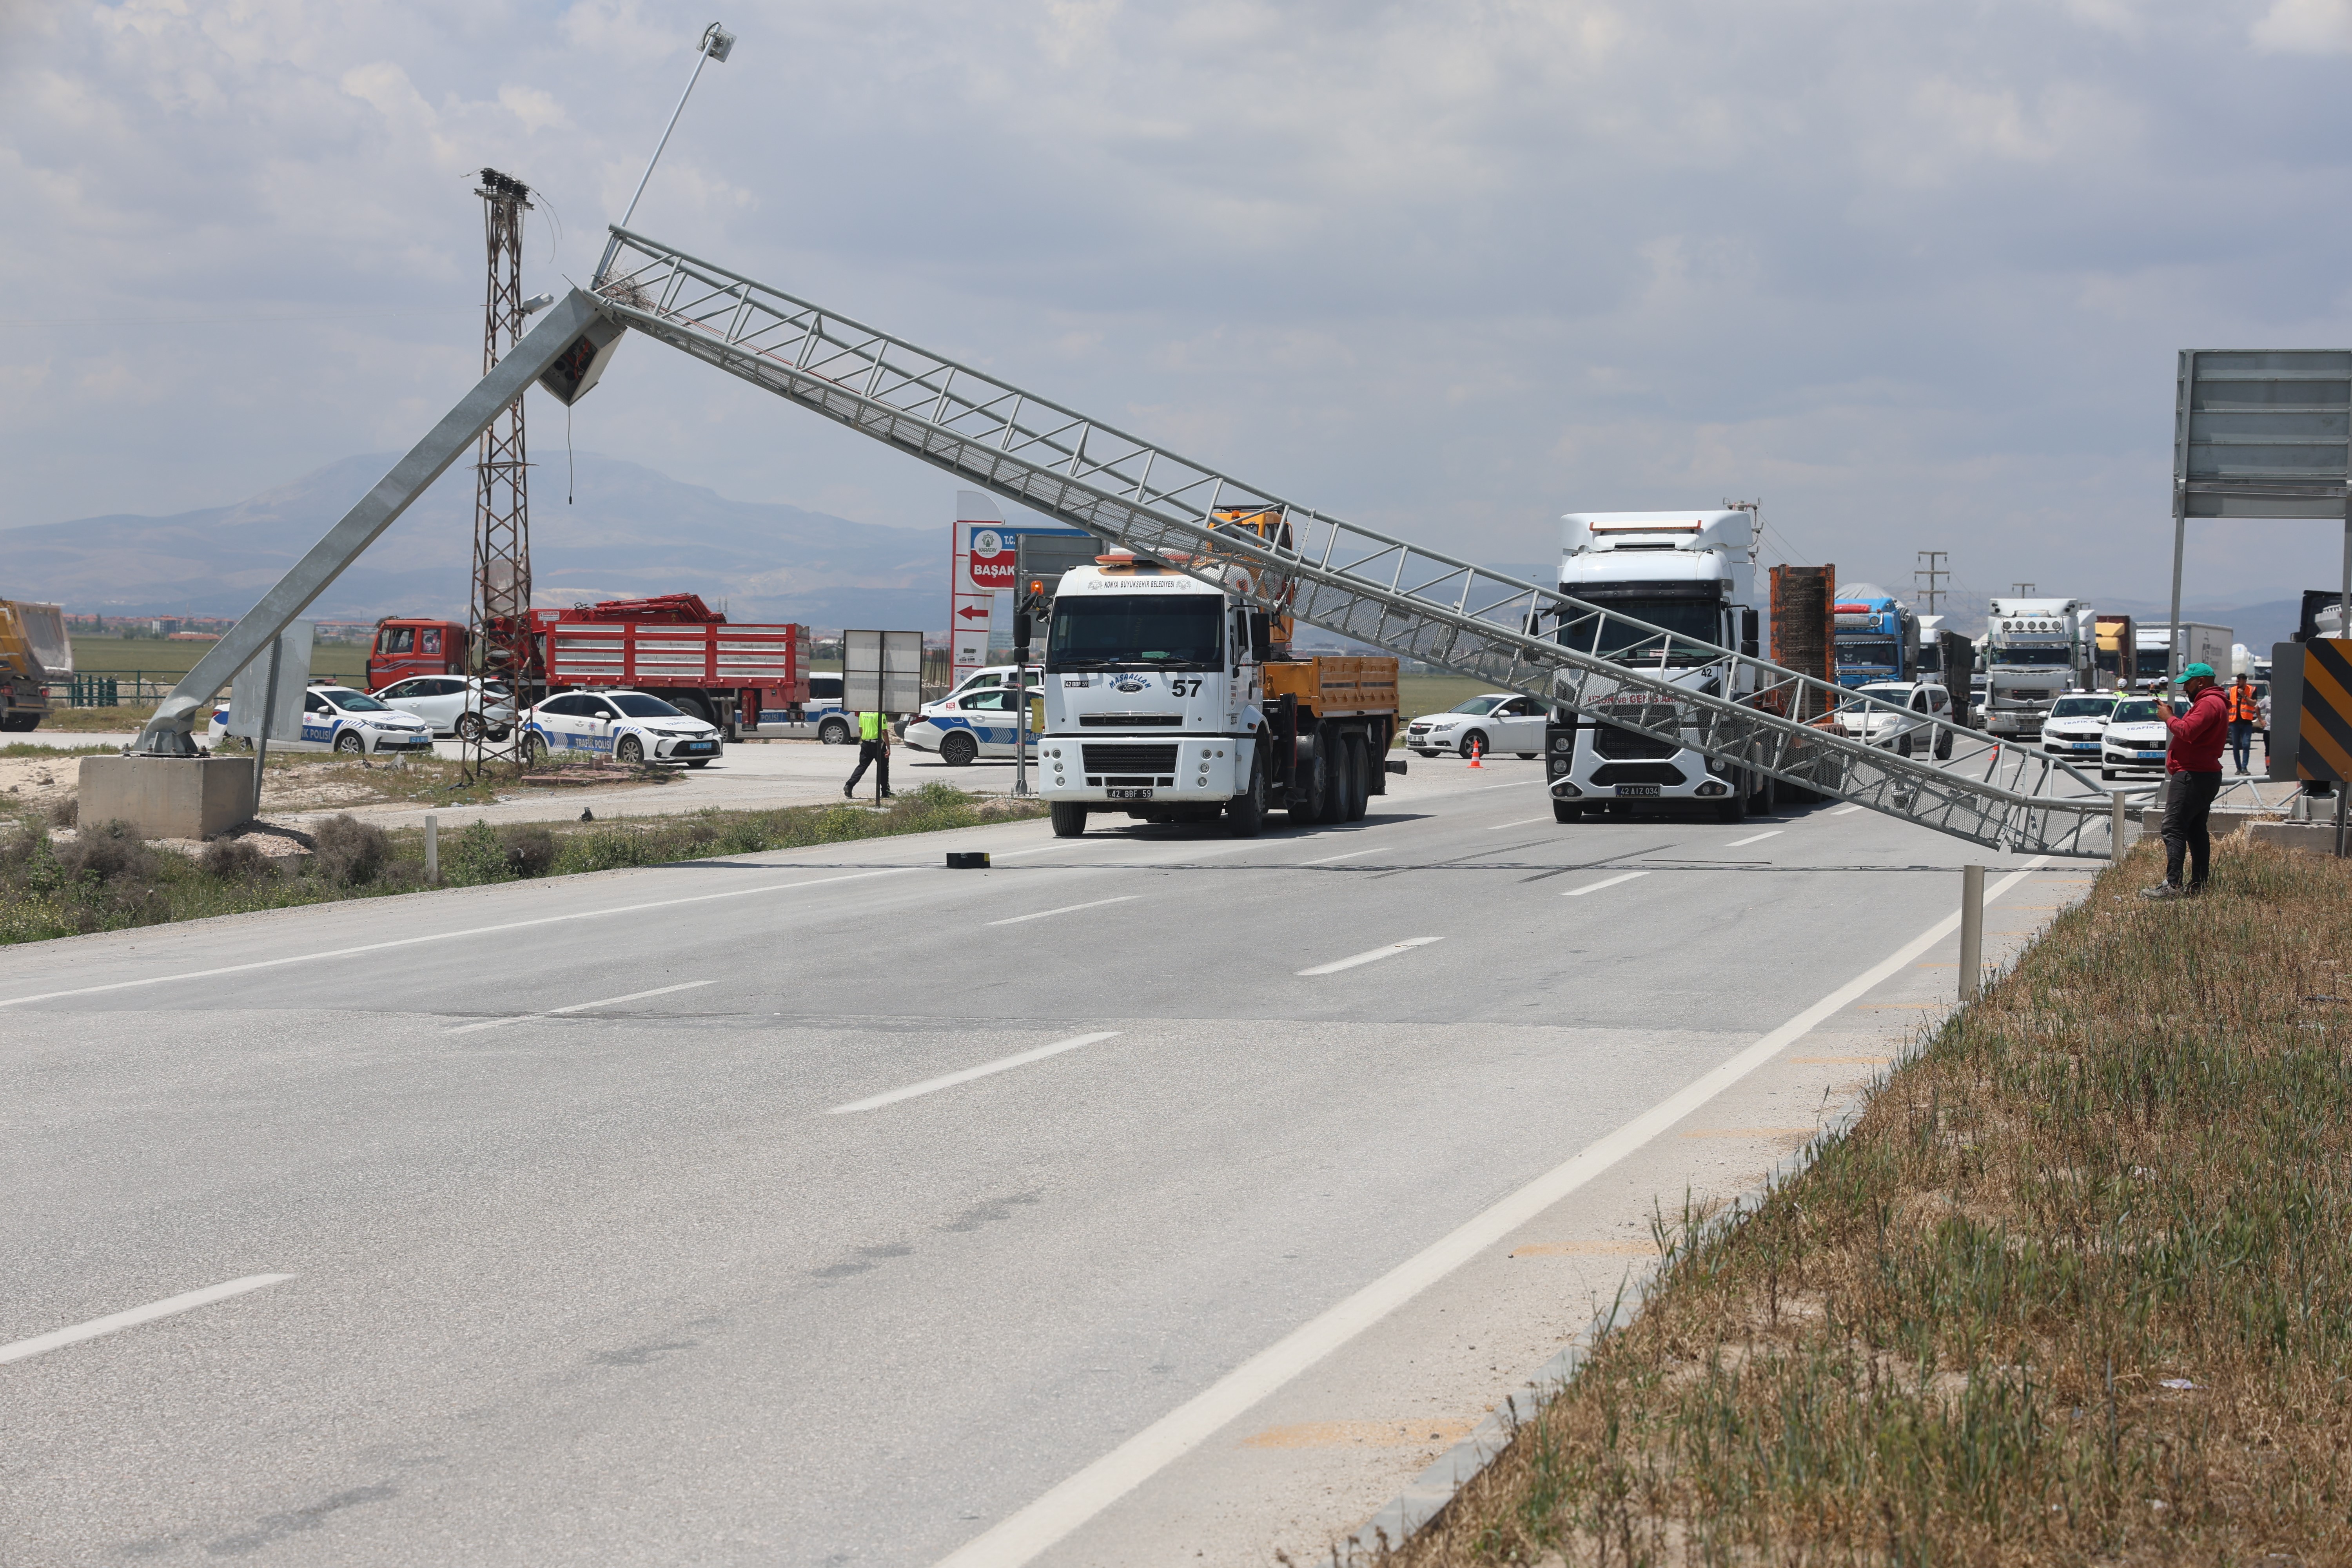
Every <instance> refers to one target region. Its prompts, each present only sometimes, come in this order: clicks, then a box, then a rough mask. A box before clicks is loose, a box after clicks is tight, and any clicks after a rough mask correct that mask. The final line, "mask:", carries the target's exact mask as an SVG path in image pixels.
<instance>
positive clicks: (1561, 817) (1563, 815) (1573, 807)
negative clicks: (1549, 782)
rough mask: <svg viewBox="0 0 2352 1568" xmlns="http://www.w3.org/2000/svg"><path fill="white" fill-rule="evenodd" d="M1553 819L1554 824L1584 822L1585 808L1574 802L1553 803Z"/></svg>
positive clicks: (1559, 801)
mask: <svg viewBox="0 0 2352 1568" xmlns="http://www.w3.org/2000/svg"><path fill="white" fill-rule="evenodd" d="M1551 819H1552V820H1553V821H1554V822H1582V821H1583V820H1584V807H1582V806H1580V805H1577V804H1576V803H1575V802H1574V801H1572V800H1556V801H1553V802H1552V803H1551Z"/></svg>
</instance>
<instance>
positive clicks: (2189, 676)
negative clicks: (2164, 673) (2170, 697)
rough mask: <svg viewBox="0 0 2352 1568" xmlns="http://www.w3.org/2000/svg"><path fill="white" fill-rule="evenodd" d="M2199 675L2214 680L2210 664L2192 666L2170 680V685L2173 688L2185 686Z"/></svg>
mask: <svg viewBox="0 0 2352 1568" xmlns="http://www.w3.org/2000/svg"><path fill="white" fill-rule="evenodd" d="M2200 675H2201V676H2203V677H2204V678H2205V679H2208V680H2211V679H2215V676H2214V674H2213V667H2212V666H2211V665H2210V664H2192V665H2190V666H2189V668H2187V669H2184V670H2182V671H2181V672H2180V673H2179V675H2176V676H2174V677H2173V678H2172V684H2173V685H2175V686H2186V685H2188V684H2189V682H2190V681H2192V680H2194V679H2197V678H2198V677H2199V676H2200Z"/></svg>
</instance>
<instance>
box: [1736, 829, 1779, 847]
mask: <svg viewBox="0 0 2352 1568" xmlns="http://www.w3.org/2000/svg"><path fill="white" fill-rule="evenodd" d="M1788 831H1789V830H1788V829H1787V828H1785V827H1775V828H1771V829H1769V831H1766V832H1763V833H1751V834H1749V835H1748V837H1745V838H1735V839H1733V840H1732V841H1731V842H1730V843H1728V844H1727V845H1725V846H1724V847H1725V848H1726V849H1738V848H1743V847H1746V846H1748V845H1750V844H1761V843H1763V842H1764V840H1766V839H1767V838H1778V837H1780V835H1782V834H1783V833H1786V832H1788Z"/></svg>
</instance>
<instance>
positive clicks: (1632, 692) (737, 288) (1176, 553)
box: [594, 228, 2110, 857]
mask: <svg viewBox="0 0 2352 1568" xmlns="http://www.w3.org/2000/svg"><path fill="white" fill-rule="evenodd" d="M594 292H595V293H596V294H597V295H598V297H599V298H600V300H602V302H603V304H604V308H605V309H606V310H609V311H610V312H611V313H612V314H613V315H614V317H615V318H616V319H618V320H620V321H625V322H626V324H627V325H629V326H630V327H632V328H635V330H637V331H641V332H644V333H645V334H646V335H647V336H649V337H653V338H657V339H659V340H660V341H661V342H665V343H667V344H669V345H670V346H671V347H673V348H676V349H678V350H681V351H682V352H684V353H689V354H692V355H694V356H695V357H696V358H698V359H700V360H704V361H707V362H708V363H711V364H714V365H717V366H719V368H720V369H722V370H725V371H727V372H728V373H730V374H733V375H737V376H740V377H741V378H742V379H744V380H746V381H749V382H751V383H753V384H756V385H759V386H762V387H765V388H767V389H768V390H769V391H771V392H773V393H775V394H776V395H779V396H781V397H783V398H786V399H787V400H789V401H791V402H793V403H796V404H799V405H802V406H803V407H805V408H809V409H812V410H814V411H815V412H816V413H819V414H822V415H824V416H825V417H827V418H829V419H832V420H835V421H836V422H838V423H840V424H843V425H846V426H849V427H851V428H852V429H855V430H857V431H860V432H862V433H864V434H866V435H867V436H870V437H874V438H875V439H876V440H878V441H881V442H883V443H885V444H886V445H888V446H890V447H896V448H897V449H898V450H899V451H902V452H905V453H907V454H908V455H909V456H911V457H916V458H921V459H922V460H924V461H925V462H928V463H931V464H933V465H935V466H937V467H939V468H945V469H947V470H948V471H950V473H953V474H955V475H956V476H957V477H958V478H959V479H963V480H965V481H967V482H969V483H972V484H976V485H979V486H982V487H983V488H985V489H989V490H992V491H993V492H994V493H996V494H997V495H1000V496H1003V497H1004V498H1005V499H1007V500H1013V501H1014V502H1017V503H1018V504H1020V505H1023V506H1026V507H1029V508H1032V509H1034V510H1037V511H1041V512H1044V513H1045V514H1046V515H1048V516H1050V517H1055V518H1057V519H1060V520H1062V521H1066V522H1068V523H1071V524H1074V525H1076V526H1077V527H1081V528H1085V529H1087V530H1090V531H1093V532H1094V533H1096V534H1097V535H1099V536H1101V537H1102V538H1105V539H1108V540H1110V541H1113V542H1116V543H1118V544H1119V545H1121V546H1123V547H1126V548H1129V549H1132V550H1135V551H1138V552H1141V553H1144V554H1148V555H1151V556H1155V557H1158V558H1159V559H1160V560H1163V561H1166V562H1169V563H1171V564H1172V565H1174V566H1176V567H1178V568H1179V569H1180V570H1182V571H1185V572H1187V573H1189V574H1192V575H1193V576H1196V577H1201V578H1203V579H1204V580H1208V581H1213V582H1221V583H1223V582H1229V581H1230V580H1231V571H1232V569H1233V568H1234V567H1236V566H1239V567H1243V568H1245V569H1247V570H1249V571H1250V572H1251V573H1252V574H1253V580H1254V582H1255V597H1257V598H1258V599H1259V600H1260V601H1261V602H1262V603H1265V604H1266V605H1269V606H1277V607H1282V608H1286V609H1288V610H1289V611H1290V613H1292V614H1293V615H1295V616H1297V617H1298V618H1299V619H1301V620H1303V621H1306V622H1308V623H1309V624H1311V625H1314V626H1321V627H1323V628H1324V629H1326V630H1328V631H1332V632H1337V633H1339V634H1341V635H1342V636H1346V637H1356V638H1360V639H1361V640H1362V641H1365V642H1368V643H1370V644H1373V645H1374V646H1376V647H1382V648H1386V649H1388V650H1390V651H1391V652H1393V653H1397V654H1401V655H1403V656H1406V657H1409V658H1418V659H1422V660H1424V661H1426V662H1428V663H1430V664H1433V665H1437V666H1439V667H1441V668H1446V669H1450V670H1454V671H1456V672H1458V673H1460V674H1463V675H1467V676H1472V677H1475V679H1480V680H1484V681H1486V682H1489V683H1491V684H1492V685H1494V686H1496V688H1499V689H1505V690H1511V691H1517V692H1521V693H1524V694H1526V695H1528V696H1530V697H1533V698H1534V699H1536V700H1538V701H1540V702H1545V703H1550V704H1561V705H1565V706H1568V707H1570V708H1573V709H1575V710H1578V711H1579V712H1580V713H1584V714H1586V715H1588V716H1591V717H1594V718H1598V719H1601V720H1602V721H1606V722H1610V723H1614V724H1617V725H1620V726H1622V727H1624V728H1628V729H1634V730H1643V731H1652V732H1655V733H1658V734H1661V735H1664V736H1666V737H1669V738H1675V737H1679V739H1680V742H1681V743H1683V744H1685V745H1690V746H1693V747H1695V748H1696V749H1697V750H1699V751H1701V752H1705V753H1706V754H1707V755H1708V756H1710V757H1714V758H1717V759H1718V760H1720V761H1723V762H1726V763H1736V764H1738V765H1741V766H1745V767H1749V768H1753V769H1757V770H1759V771H1761V772H1764V773H1770V774H1771V775H1773V776H1774V777H1776V778H1778V779H1780V780H1781V781H1783V782H1784V783H1787V784H1796V785H1799V786H1801V787H1803V788H1808V789H1812V790H1816V791H1819V792H1821V793H1822V794H1824V795H1835V796H1838V797H1840V798H1842V799H1844V800H1849V801H1853V802H1854V803H1856V804H1858V805H1865V806H1868V807H1870V808H1871V809H1872V810H1874V811H1879V812H1884V813H1885V814H1886V815H1888V816H1896V817H1900V818H1902V819H1903V820H1905V821H1909V822H1916V823H1920V824H1923V825H1925V826H1930V827H1934V828H1936V829H1937V830H1939V831H1941V832H1945V833H1948V834H1952V835H1954V836H1956V837H1961V838H1966V839H1969V840H1972V841H1974V842H1976V843H1979V844H1984V845H1988V846H1990V847H1997V848H2000V849H2003V850H2011V849H2014V850H2021V851H2027V852H2032V853H2039V854H2051V855H2067V856H2098V857H2105V855H2106V854H2107V853H2108V850H2109V837H2108V836H2109V823H2110V802H2109V796H2108V795H2107V794H2106V792H2105V791H2104V790H2103V789H2102V788H2101V787H2100V786H2099V785H2098V784H2096V783H2095V782H2094V781H2093V780H2092V779H2090V778H2089V777H2088V776H2087V775H2085V774H2084V773H2082V772H2081V771H2080V770H2078V769H2076V768H2075V767H2074V766H2073V765H2072V764H2070V763H2063V762H2061V761H2059V760H2057V759H2055V758H2052V757H2047V756H2044V755H2042V753H2040V752H2034V751H2031V750H2028V749H2026V748H2024V747H2021V746H2012V745H2007V744H2003V743H2000V742H1990V743H1989V744H1988V745H1987V748H1986V750H1985V752H1984V753H1983V756H1982V759H1981V763H1980V765H1979V764H1977V763H1974V762H1973V761H1972V763H1971V765H1970V769H1969V774H1968V775H1967V776H1962V775H1961V774H1959V773H1957V772H1954V771H1951V770H1948V769H1945V768H1939V767H1937V766H1935V765H1933V764H1932V763H1930V762H1928V761H1927V759H1926V758H1924V757H1922V758H1920V759H1919V760H1916V761H1915V760H1913V759H1912V758H1909V757H1903V756H1897V755H1895V753H1894V752H1890V751H1888V750H1886V749H1885V748H1884V747H1880V746H1873V745H1868V744H1865V743H1864V742H1862V741H1861V740H1859V739H1857V738H1853V737H1849V736H1846V735H1843V734H1841V733H1838V732H1837V731H1833V730H1832V729H1831V728H1829V727H1828V726H1827V723H1826V721H1824V720H1823V719H1822V718H1821V717H1819V716H1820V715H1824V714H1828V713H1832V712H1833V711H1835V710H1842V709H1843V710H1852V709H1854V708H1863V709H1866V710H1877V711H1883V712H1888V713H1902V712H1904V711H1905V710H1902V709H1899V708H1895V707H1893V706H1892V705H1889V704H1886V703H1884V702H1880V701H1879V700H1876V699H1874V698H1864V697H1861V696H1859V695H1857V694H1856V693H1854V692H1853V691H1850V690H1846V689H1842V688H1839V687H1837V686H1835V685H1832V684H1831V683H1829V682H1826V681H1822V680H1820V679H1814V678H1812V677H1810V676H1805V675H1801V674H1798V673H1797V672H1795V671H1793V670H1789V669H1784V668H1780V666H1778V665H1775V664H1771V663H1769V662H1767V661H1766V660H1763V659H1760V658H1748V657H1746V656H1744V655H1741V654H1740V653H1738V652H1737V651H1736V650H1732V649H1727V648H1719V647H1712V646H1711V645H1707V644H1704V643H1698V642H1695V641H1692V640H1691V639H1688V638H1685V637H1676V636H1675V635H1673V634H1671V633H1669V632H1667V631H1665V630H1664V628H1662V627H1658V626H1651V625H1649V624H1648V623H1647V622H1643V621H1636V620H1633V619H1631V618H1630V617H1627V616H1619V615H1616V614H1614V613H1613V612H1612V611H1609V610H1607V609H1605V608H1602V607H1601V606H1600V605H1591V604H1587V603H1584V602H1583V601H1581V600H1577V599H1571V598H1569V597H1567V596H1565V595H1561V594H1559V593H1558V592H1556V591H1554V590H1551V589H1547V588H1543V587H1540V586H1538V585H1537V584H1533V583H1527V582H1522V581H1521V580H1519V579H1517V578H1516V577H1509V576H1506V575H1504V574H1501V573H1496V572H1490V571H1487V570H1486V569H1485V568H1483V567H1480V566H1477V565H1475V564H1473V563H1469V562H1465V561H1459V560H1456V559H1454V558H1453V557H1451V556H1448V555H1444V554H1441V553H1439V552H1435V551H1431V550H1426V549H1423V548H1422V547H1421V546H1418V545H1414V544H1411V543H1409V542H1405V541H1403V540H1400V539H1393V538H1391V537H1389V536H1388V535H1386V534H1382V533H1378V532H1375V531H1372V530H1370V529H1367V528H1361V527H1359V526H1357V525H1355V524H1353V523H1349V522H1345V521H1341V520H1339V519H1338V518H1335V517H1330V516H1328V515H1326V514H1324V513H1321V512H1318V511H1315V510H1312V509H1309V508H1307V507H1302V506H1298V505H1297V504H1295V503H1293V502H1291V501H1288V500H1285V499H1283V498H1282V497H1280V496H1277V495H1275V494H1273V493H1272V492H1270V491H1266V490H1262V489H1254V488H1252V487H1250V486H1248V485H1244V484H1243V483H1241V482H1240V481H1238V480H1236V479H1232V478H1231V477H1229V476H1227V475H1224V474H1222V473H1219V472H1218V471H1216V470H1215V469H1213V468H1209V467H1207V466H1206V465H1204V464H1201V463H1196V462H1193V461H1192V460H1190V459H1188V458H1181V457H1179V456H1177V455H1176V454H1174V453H1172V452H1170V451H1168V450H1167V449H1166V448H1164V447H1157V446H1154V445H1152V444H1151V443H1150V442H1148V441H1145V440H1143V439H1141V438H1140V437H1135V436H1130V435H1129V434H1127V433H1126V432H1125V431H1122V430H1118V429H1116V428H1114V427H1113V426H1108V425H1104V424H1102V423H1100V422H1098V421H1097V420H1094V419H1090V418H1088V417H1087V416H1084V415H1082V414H1079V413H1077V412H1076V411H1074V410H1072V409H1068V408H1065V407H1063V406H1061V405H1058V404H1055V403H1051V402H1048V401H1046V400H1045V399H1044V398H1040V397H1038V396H1036V395H1034V394H1031V393H1028V392H1024V391H1023V390H1022V389H1021V388H1019V387H1016V386H1013V385H1010V384H1006V383H1004V382H1003V381H999V380H997V379H996V378H994V377H992V376H990V375H988V374H984V373H982V372H980V371H976V370H973V369H972V368H971V367H970V366H969V365H963V364H959V363H955V362H954V361H951V360H948V359H943V358H941V357H940V356H939V355H937V354H934V353H929V352H928V351H926V350H923V349H919V348H917V347H916V346H914V345H913V344H911V343H908V342H904V341H902V340H900V339H898V338H894V337H891V336H890V335H889V334H887V333H886V332H882V331H877V330H876V329H874V328H871V327H867V326H865V325H863V324H862V323H859V322H857V321H852V320H850V319H849V318H847V317H845V316H840V315H836V314H835V313H834V312H832V311H829V310H824V308H823V307H821V306H818V305H814V304H811V303H809V302H808V301H806V300H800V299H796V298H794V297H793V296H792V295H790V294H786V293H783V292H782V291H781V290H779V289H772V288H770V287H768V286H767V285H765V284H762V283H760V282H758V281H756V280H754V279H750V278H746V277H744V276H742V275H741V274H740V273H735V272H730V271H728V270H727V269H726V268H721V267H717V266H713V265H712V264H710V263H709V262H706V261H702V260H699V259H698V258H694V257H691V256H688V255H687V254H685V253H683V252H681V251H677V250H675V249H672V248H670V247H667V246H664V245H661V244H659V243H658V242H656V241H655V240H652V239H650V238H647V237H645V236H643V235H639V234H636V233H634V232H632V231H630V230H626V229H621V228H615V229H614V230H613V231H612V238H611V240H610V242H609V243H608V244H607V246H606V247H605V252H604V261H603V263H602V265H601V266H600V267H599V268H598V271H597V276H596V283H595V286H594ZM1230 508H1243V509H1247V510H1278V511H1279V512H1280V513H1281V514H1282V515H1283V516H1284V518H1285V519H1286V521H1287V522H1288V524H1289V530H1288V537H1287V538H1286V539H1281V540H1277V541H1276V542H1271V543H1269V542H1262V541H1261V540H1259V539H1258V538H1257V537H1256V536H1255V535H1253V534H1249V533H1245V532H1244V531H1240V530H1235V529H1214V528H1213V527H1212V526H1211V519H1212V518H1213V514H1214V513H1216V512H1217V511H1218V510H1223V509H1230ZM1547 634H1549V635H1547ZM1604 649H1605V650H1609V651H1608V652H1607V653H1606V654H1604V653H1603V652H1602V651H1601V650H1604ZM1699 666H1703V667H1706V668H1709V669H1712V670H1713V671H1714V672H1715V674H1714V678H1713V679H1710V680H1706V683H1705V684H1703V685H1698V686H1696V687H1695V686H1693V685H1691V684H1688V682H1689V681H1690V680H1691V679H1692V675H1691V671H1692V669H1693V668H1694V667H1699ZM1906 717H1908V718H1913V719H1916V717H1917V716H1916V715H1907V714H1906ZM1944 731H1950V732H1952V734H1953V735H1954V738H1955V739H1956V740H1958V739H1963V738H1964V739H1966V740H1967V741H1968V742H1971V743H1974V742H1978V741H1979V739H1980V737H1979V736H1978V735H1977V733H1976V732H1975V731H1968V730H1958V729H1956V728H1955V727H1953V726H1951V725H1948V724H1944V723H1941V722H1940V721H1927V725H1926V726H1925V727H1922V728H1921V729H1919V730H1917V731H1915V735H1916V737H1917V738H1918V739H1920V740H1921V741H1926V740H1927V738H1928V737H1929V736H1930V735H1933V734H1939V733H1942V732H1944Z"/></svg>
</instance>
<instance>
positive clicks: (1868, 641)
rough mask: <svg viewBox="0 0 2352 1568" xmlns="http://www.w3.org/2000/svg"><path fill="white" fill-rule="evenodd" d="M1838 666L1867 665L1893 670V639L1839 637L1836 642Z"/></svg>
mask: <svg viewBox="0 0 2352 1568" xmlns="http://www.w3.org/2000/svg"><path fill="white" fill-rule="evenodd" d="M1837 656H1838V662H1839V663H1840V664H1867V665H1873V666H1876V667H1878V668H1885V669H1893V668H1895V639H1894V638H1893V637H1840V638H1838V640H1837Z"/></svg>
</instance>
